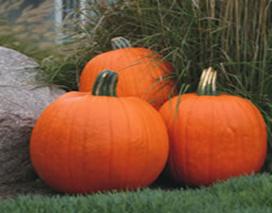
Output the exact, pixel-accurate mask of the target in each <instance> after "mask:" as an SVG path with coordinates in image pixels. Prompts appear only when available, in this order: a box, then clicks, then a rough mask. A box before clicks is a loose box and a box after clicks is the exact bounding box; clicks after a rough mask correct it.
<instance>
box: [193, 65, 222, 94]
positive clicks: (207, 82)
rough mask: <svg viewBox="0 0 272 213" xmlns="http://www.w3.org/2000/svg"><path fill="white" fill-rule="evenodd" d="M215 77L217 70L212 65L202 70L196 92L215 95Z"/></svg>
mask: <svg viewBox="0 0 272 213" xmlns="http://www.w3.org/2000/svg"><path fill="white" fill-rule="evenodd" d="M216 78H217V72H216V70H214V69H213V68H212V67H209V68H208V69H205V70H203V72H202V74H201V77H200V82H199V85H198V89H197V94H198V95H200V96H205V95H208V96H216V95H217V90H216Z"/></svg>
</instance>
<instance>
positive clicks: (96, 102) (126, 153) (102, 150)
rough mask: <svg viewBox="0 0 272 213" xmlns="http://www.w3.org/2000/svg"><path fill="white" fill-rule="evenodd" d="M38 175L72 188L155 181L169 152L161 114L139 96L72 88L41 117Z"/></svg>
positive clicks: (35, 158)
mask: <svg viewBox="0 0 272 213" xmlns="http://www.w3.org/2000/svg"><path fill="white" fill-rule="evenodd" d="M30 154H31V160H32V163H33V166H34V168H35V170H36V171H37V173H38V175H39V176H40V177H41V178H42V179H43V180H44V181H45V182H46V183H47V184H48V185H49V186H51V187H52V188H54V189H55V190H57V191H61V192H66V193H90V192H97V191H104V190H111V189H135V188H138V187H144V186H147V185H149V184H151V183H152V182H153V181H154V180H155V179H156V178H157V177H158V175H159V174H160V172H161V171H162V169H163V167H164V165H165V163H166V160H167V156H168V135H167V130H166V127H165V124H164V122H163V120H162V118H161V116H160V114H159V113H158V112H157V111H156V110H155V109H154V108H153V107H152V106H150V105H149V104H147V103H146V102H144V101H142V100H140V99H139V98H135V97H131V98H118V97H106V96H93V95H91V94H89V93H85V92H70V93H67V94H65V95H64V96H62V97H60V98H59V99H58V100H56V101H55V102H54V103H52V104H51V105H50V106H49V107H48V108H47V109H46V110H45V111H44V112H43V113H42V115H41V116H40V118H39V119H38V121H37V123H36V125H35V127H34V130H33V133H32V137H31V143H30Z"/></svg>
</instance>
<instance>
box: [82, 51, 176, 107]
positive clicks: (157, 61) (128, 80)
mask: <svg viewBox="0 0 272 213" xmlns="http://www.w3.org/2000/svg"><path fill="white" fill-rule="evenodd" d="M104 69H111V70H114V71H115V72H117V73H118V74H119V83H118V87H117V94H118V96H125V97H126V96H135V97H140V98H142V99H144V100H146V101H148V102H149V103H151V104H152V105H153V106H154V107H155V108H157V109H159V107H160V106H161V105H162V104H163V103H164V102H165V101H166V100H168V98H169V95H170V94H174V91H173V86H174V83H173V81H171V80H166V79H162V78H163V77H165V76H167V75H169V74H171V72H172V71H173V68H172V66H171V65H170V64H169V63H168V62H166V61H163V60H162V58H161V56H159V55H158V54H156V53H154V52H153V51H151V50H149V49H145V48H132V47H130V48H122V49H117V50H112V51H109V52H106V53H102V54H100V55H98V56H96V57H95V58H93V59H92V60H90V61H89V62H88V63H87V64H86V66H85V67H84V69H83V71H82V74H81V77H80V88H79V89H80V91H90V89H91V88H92V86H93V84H94V82H95V79H96V76H97V74H98V73H99V72H100V71H101V70H104Z"/></svg>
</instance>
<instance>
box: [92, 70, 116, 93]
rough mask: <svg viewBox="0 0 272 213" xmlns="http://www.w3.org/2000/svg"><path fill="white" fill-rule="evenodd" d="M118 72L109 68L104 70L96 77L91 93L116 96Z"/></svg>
mask: <svg viewBox="0 0 272 213" xmlns="http://www.w3.org/2000/svg"><path fill="white" fill-rule="evenodd" d="M117 82H118V74H117V73H115V72H112V71H110V70H104V71H102V72H101V73H99V74H98V75H97V77H96V81H95V83H94V86H93V90H92V95H94V96H112V97H116V87H117Z"/></svg>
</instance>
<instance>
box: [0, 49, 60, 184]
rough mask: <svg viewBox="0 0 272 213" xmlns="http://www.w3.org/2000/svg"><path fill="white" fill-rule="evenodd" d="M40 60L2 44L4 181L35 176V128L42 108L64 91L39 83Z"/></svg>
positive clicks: (0, 172)
mask: <svg viewBox="0 0 272 213" xmlns="http://www.w3.org/2000/svg"><path fill="white" fill-rule="evenodd" d="M38 70H39V69H38V64H37V63H35V62H34V61H33V60H32V59H29V58H28V57H26V56H24V55H22V54H20V53H18V52H16V51H14V50H10V49H7V48H2V47H0V184H6V183H12V182H21V181H27V180H30V179H33V178H34V177H35V176H34V175H33V174H34V172H33V169H32V167H31V163H30V158H29V139H30V135H31V130H32V127H33V125H34V124H35V121H36V119H37V118H38V116H39V115H40V113H41V112H42V110H43V109H44V108H45V107H46V106H47V105H48V104H49V103H51V102H52V101H54V100H55V99H56V98H57V97H58V96H60V95H62V94H63V93H64V91H63V90H61V89H58V88H57V87H56V86H38V85H37V83H35V77H36V75H37V74H38Z"/></svg>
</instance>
